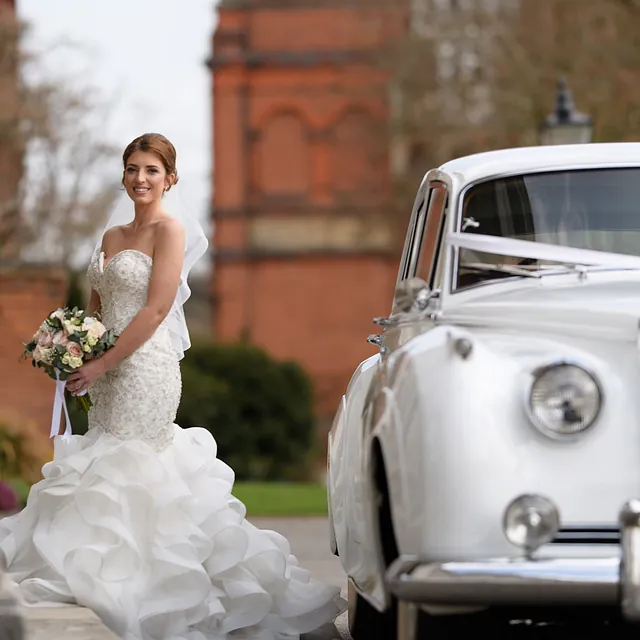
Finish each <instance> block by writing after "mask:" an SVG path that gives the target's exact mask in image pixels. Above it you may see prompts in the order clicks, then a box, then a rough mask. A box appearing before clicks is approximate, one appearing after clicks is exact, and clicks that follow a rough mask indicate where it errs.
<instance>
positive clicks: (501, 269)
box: [460, 262, 543, 278]
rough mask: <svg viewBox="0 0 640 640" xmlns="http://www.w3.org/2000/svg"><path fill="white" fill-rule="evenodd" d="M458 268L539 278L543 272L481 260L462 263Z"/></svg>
mask: <svg viewBox="0 0 640 640" xmlns="http://www.w3.org/2000/svg"><path fill="white" fill-rule="evenodd" d="M460 269H461V270H462V269H468V270H469V271H483V272H486V273H500V274H506V275H509V276H522V277H524V278H541V277H542V275H543V274H541V273H540V272H539V271H529V270H528V269H523V268H522V267H517V266H515V265H510V264H484V263H482V262H474V263H462V264H460Z"/></svg>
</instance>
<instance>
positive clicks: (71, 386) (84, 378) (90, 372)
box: [67, 358, 106, 396]
mask: <svg viewBox="0 0 640 640" xmlns="http://www.w3.org/2000/svg"><path fill="white" fill-rule="evenodd" d="M100 360H101V358H97V359H96V360H91V361H90V362H86V363H85V364H83V365H82V366H81V367H80V368H79V369H77V370H76V371H74V372H73V373H72V374H71V375H70V376H69V379H68V380H67V389H68V390H69V391H70V392H71V395H74V396H77V395H78V394H79V393H82V392H83V391H86V390H87V387H88V386H89V384H90V383H91V382H93V381H94V380H96V379H97V378H99V377H100V376H101V375H103V374H104V373H105V372H106V369H105V367H104V365H103V364H102V363H101V362H100Z"/></svg>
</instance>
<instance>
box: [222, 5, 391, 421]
mask: <svg viewBox="0 0 640 640" xmlns="http://www.w3.org/2000/svg"><path fill="white" fill-rule="evenodd" d="M398 28H400V25H399V24H398V21H397V20H395V21H394V20H390V19H389V16H388V15H385V13H384V12H382V11H378V12H376V11H365V10H363V9H361V8H357V7H355V6H354V5H350V4H349V3H348V2H346V1H343V2H337V1H335V0H315V1H314V2H307V1H306V0H222V2H221V4H220V6H219V25H218V28H217V31H216V33H215V36H214V42H213V56H212V58H211V62H210V66H211V69H212V72H213V81H214V101H213V118H214V120H213V124H214V163H215V166H214V177H213V192H214V197H213V219H214V224H215V231H214V250H215V253H214V256H215V257H214V275H213V285H212V286H213V299H214V312H213V317H214V320H213V322H214V335H215V336H216V338H217V339H218V340H237V339H239V338H240V337H243V336H244V337H246V338H248V339H249V340H250V341H252V342H254V343H256V344H258V345H260V346H262V347H264V348H266V349H267V350H268V351H269V352H270V353H272V354H273V355H274V356H276V357H278V358H286V359H293V360H295V361H297V362H299V363H300V364H301V365H302V366H304V367H305V369H306V370H307V371H308V372H309V373H310V374H311V375H312V376H313V379H314V381H315V387H316V396H317V411H318V416H319V417H320V418H321V419H325V424H326V419H330V418H331V417H332V415H333V413H334V411H335V409H336V408H337V406H338V402H339V400H340V396H341V394H342V393H343V392H344V389H345V387H346V385H347V383H348V381H349V378H350V376H351V374H352V372H353V370H354V368H355V367H356V366H357V365H358V363H359V362H361V361H362V360H363V359H365V358H366V357H368V356H369V355H371V354H372V353H374V349H373V348H372V347H371V346H370V345H368V344H367V343H366V337H367V335H368V334H369V333H371V332H372V331H373V330H374V329H375V326H374V325H372V322H371V321H372V318H373V317H374V316H376V315H387V314H388V312H389V307H390V302H391V296H392V291H393V285H394V282H395V277H396V269H397V262H398V251H397V246H394V245H393V241H392V238H393V237H394V236H393V234H392V233H391V232H390V228H389V217H388V216H385V212H386V211H387V208H386V206H385V202H388V200H389V196H390V193H389V192H390V185H389V182H390V181H389V171H388V168H387V167H388V158H387V149H388V144H387V141H386V135H384V134H383V132H385V131H386V128H387V118H388V115H387V83H386V78H385V76H384V74H383V73H382V72H381V71H380V69H379V68H378V67H377V65H375V64H374V63H373V62H372V55H374V54H375V53H376V52H377V51H379V50H380V48H381V47H382V46H383V45H384V43H385V42H386V40H387V39H388V38H389V36H390V35H391V34H392V33H394V32H395V31H396V30H397V29H398Z"/></svg>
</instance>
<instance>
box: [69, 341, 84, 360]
mask: <svg viewBox="0 0 640 640" xmlns="http://www.w3.org/2000/svg"><path fill="white" fill-rule="evenodd" d="M67 351H68V352H69V355H70V356H73V357H74V358H77V357H79V356H82V349H81V348H80V345H79V344H76V343H75V342H69V343H67Z"/></svg>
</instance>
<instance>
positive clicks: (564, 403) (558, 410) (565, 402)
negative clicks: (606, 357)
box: [528, 363, 602, 438]
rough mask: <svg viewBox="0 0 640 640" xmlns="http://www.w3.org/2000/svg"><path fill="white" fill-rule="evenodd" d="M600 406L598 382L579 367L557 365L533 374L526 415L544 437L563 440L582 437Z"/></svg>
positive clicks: (600, 398) (567, 364) (564, 364)
mask: <svg viewBox="0 0 640 640" xmlns="http://www.w3.org/2000/svg"><path fill="white" fill-rule="evenodd" d="M601 406H602V392H601V390H600V386H599V385H598V382H597V381H596V379H595V377H594V376H593V375H592V374H591V373H589V372H588V371H586V370H585V369H583V368H582V367H580V366H578V365H575V364H570V363H558V364H554V365H551V366H548V367H544V368H542V369H539V370H538V371H536V372H535V373H534V374H533V384H532V385H531V391H530V393H529V399H528V409H529V415H530V418H531V421H532V422H533V424H534V425H535V426H536V427H537V428H538V429H539V430H540V431H542V433H544V434H545V435H548V436H550V437H552V438H562V437H570V436H574V435H577V434H579V433H582V432H583V431H585V430H586V429H588V428H589V427H590V426H591V425H592V424H593V423H594V422H595V420H596V418H597V417H598V414H599V413H600V408H601Z"/></svg>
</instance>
